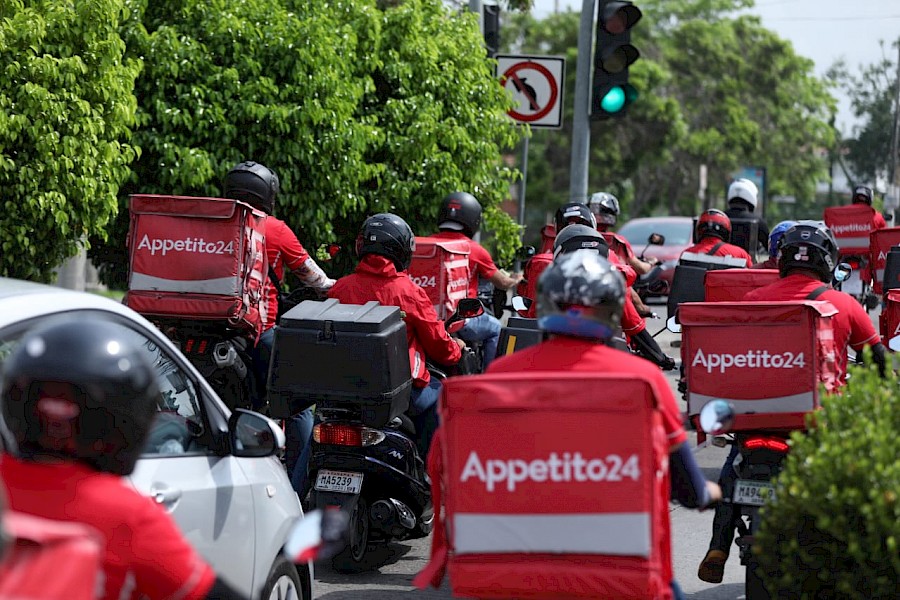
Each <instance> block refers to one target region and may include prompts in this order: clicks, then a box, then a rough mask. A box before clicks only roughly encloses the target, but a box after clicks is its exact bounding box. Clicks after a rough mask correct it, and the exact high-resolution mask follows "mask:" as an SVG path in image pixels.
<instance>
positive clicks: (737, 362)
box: [691, 350, 806, 373]
mask: <svg viewBox="0 0 900 600" xmlns="http://www.w3.org/2000/svg"><path fill="white" fill-rule="evenodd" d="M697 365H700V366H702V367H705V368H706V372H707V373H712V372H713V370H715V369H718V370H719V373H724V372H725V369H728V368H730V367H737V368H738V369H793V368H794V367H797V368H799V369H802V368H804V367H806V355H805V354H804V353H803V352H800V353H798V354H794V353H793V352H779V353H775V354H771V353H769V351H768V350H747V352H744V353H743V354H718V353H715V352H711V353H709V354H705V353H704V352H703V350H697V354H695V355H694V360H692V361H691V366H692V367H696V366H697Z"/></svg>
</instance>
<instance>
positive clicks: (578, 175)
mask: <svg viewBox="0 0 900 600" xmlns="http://www.w3.org/2000/svg"><path fill="white" fill-rule="evenodd" d="M593 39H594V0H582V4H581V25H580V26H579V28H578V64H577V66H576V69H575V107H574V108H575V111H574V116H573V117H572V159H571V161H572V162H571V163H570V168H569V202H586V201H587V195H588V159H589V157H590V150H591V119H590V109H591V67H592V64H593V60H592V58H591V56H592V55H591V46H592V45H593V44H592V42H593Z"/></svg>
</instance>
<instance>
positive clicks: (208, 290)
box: [128, 273, 241, 296]
mask: <svg viewBox="0 0 900 600" xmlns="http://www.w3.org/2000/svg"><path fill="white" fill-rule="evenodd" d="M240 283H241V278H240V277H237V276H230V277H219V278H217V279H200V280H197V279H194V280H180V279H164V278H162V277H154V276H152V275H144V274H143V273H132V274H131V281H129V283H128V289H131V290H146V291H151V292H181V293H190V294H212V295H220V296H237V295H238V293H239V291H240Z"/></svg>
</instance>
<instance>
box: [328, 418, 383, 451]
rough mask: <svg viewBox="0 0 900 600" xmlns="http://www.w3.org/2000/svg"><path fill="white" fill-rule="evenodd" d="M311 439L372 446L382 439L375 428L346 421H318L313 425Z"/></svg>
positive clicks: (337, 444)
mask: <svg viewBox="0 0 900 600" xmlns="http://www.w3.org/2000/svg"><path fill="white" fill-rule="evenodd" d="M313 440H315V441H316V443H318V444H334V445H336V446H356V447H362V446H374V445H375V444H378V443H380V442H381V441H382V440H384V434H383V433H381V432H380V431H378V430H377V429H370V428H369V427H363V426H362V425H350V424H347V423H319V424H318V425H316V426H315V427H313Z"/></svg>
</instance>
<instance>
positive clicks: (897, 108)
mask: <svg viewBox="0 0 900 600" xmlns="http://www.w3.org/2000/svg"><path fill="white" fill-rule="evenodd" d="M898 130H900V43H898V44H897V92H896V93H895V94H894V130H893V131H892V132H891V177H890V182H891V185H900V181H898V180H900V177H898V175H900V174H898V173H897V145H898V138H900V131H898Z"/></svg>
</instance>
